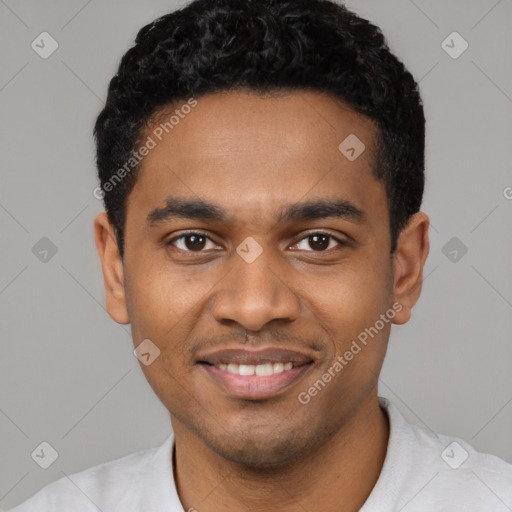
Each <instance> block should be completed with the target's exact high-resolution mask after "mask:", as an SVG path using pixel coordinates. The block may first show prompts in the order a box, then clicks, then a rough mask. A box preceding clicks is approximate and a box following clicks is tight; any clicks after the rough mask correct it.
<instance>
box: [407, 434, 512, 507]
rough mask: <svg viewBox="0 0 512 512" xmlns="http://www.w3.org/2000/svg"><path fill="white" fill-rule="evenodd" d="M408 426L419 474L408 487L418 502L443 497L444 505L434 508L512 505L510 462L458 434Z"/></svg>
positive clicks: (431, 503)
mask: <svg viewBox="0 0 512 512" xmlns="http://www.w3.org/2000/svg"><path fill="white" fill-rule="evenodd" d="M410 426H411V432H412V434H413V436H414V438H415V440H416V443H413V446H411V448H412V451H411V453H412V454H413V460H412V464H413V467H416V468H417V475H418V478H415V479H414V480H415V486H414V487H413V489H411V490H412V491H414V492H416V493H418V494H417V498H415V500H414V501H416V502H417V504H418V503H423V502H425V504H426V505H429V506H436V507H440V506H441V498H442V500H444V505H443V507H444V508H438V509H436V510H456V509H457V507H460V506H461V505H464V506H465V507H466V508H464V510H468V511H480V510H483V508H482V507H487V509H491V510H494V511H496V512H498V511H500V510H503V511H508V510H510V509H511V507H512V464H509V463H508V462H506V461H505V460H503V459H501V458H499V457H497V456H495V455H492V454H490V453H483V452H479V451H477V450H476V449H475V448H474V447H473V446H472V445H471V444H469V443H468V442H466V441H465V440H463V439H461V438H459V437H455V436H449V435H446V434H441V433H438V432H437V433H436V432H431V431H429V430H428V429H426V428H423V427H420V426H418V425H410ZM414 444H416V446H415V447H414ZM423 489H424V490H423ZM411 504H412V503H411ZM405 510H407V508H406V509H405Z"/></svg>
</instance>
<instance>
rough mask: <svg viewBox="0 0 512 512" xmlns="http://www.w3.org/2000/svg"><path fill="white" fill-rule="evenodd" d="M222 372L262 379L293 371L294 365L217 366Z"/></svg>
mask: <svg viewBox="0 0 512 512" xmlns="http://www.w3.org/2000/svg"><path fill="white" fill-rule="evenodd" d="M216 367H217V368H219V369H220V370H224V371H228V372H229V373H235V374H237V375H258V376H260V377H268V376H270V375H274V373H281V372H283V371H285V370H291V369H292V368H293V363H290V362H288V363H264V364H258V365H252V364H234V363H229V364H225V363H220V364H218V365H216Z"/></svg>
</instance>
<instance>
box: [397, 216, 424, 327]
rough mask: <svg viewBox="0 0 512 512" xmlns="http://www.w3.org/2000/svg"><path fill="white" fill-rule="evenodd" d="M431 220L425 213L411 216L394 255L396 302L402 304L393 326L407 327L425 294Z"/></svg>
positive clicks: (399, 238)
mask: <svg viewBox="0 0 512 512" xmlns="http://www.w3.org/2000/svg"><path fill="white" fill-rule="evenodd" d="M429 223H430V220H429V218H428V216H427V215H426V214H425V213H424V212H418V213H415V214H414V215H412V216H411V218H410V219H409V222H408V223H407V226H405V228H404V229H403V230H402V231H401V232H400V235H399V237H398V241H397V247H396V250H395V253H394V255H393V291H394V297H395V302H397V303H399V304H401V306H402V309H401V310H400V311H397V314H396V316H395V318H394V319H393V323H394V324H397V325H401V324H405V323H406V322H408V321H409V319H410V318H411V312H412V308H413V306H414V305H415V304H416V301H417V300H418V299H419V297H420V294H421V286H422V282H423V267H424V265H425V260H426V259H427V256H428V251H429V247H430V246H429V240H428V227H429Z"/></svg>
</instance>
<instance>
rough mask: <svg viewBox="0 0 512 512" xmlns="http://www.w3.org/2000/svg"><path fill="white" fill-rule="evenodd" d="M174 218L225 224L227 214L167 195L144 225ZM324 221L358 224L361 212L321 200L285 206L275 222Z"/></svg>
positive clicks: (340, 201) (362, 216) (349, 205)
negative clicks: (331, 219) (330, 219)
mask: <svg viewBox="0 0 512 512" xmlns="http://www.w3.org/2000/svg"><path fill="white" fill-rule="evenodd" d="M176 218H182V219H195V220H210V221H218V222H226V221H227V219H228V214H227V212H226V211H225V210H224V209H223V208H222V207H221V206H219V205H217V204H215V203H210V202H206V201H203V200H201V199H186V198H177V197H172V196H170V197H167V198H166V200H165V206H163V207H161V208H155V209H154V210H152V211H151V212H150V213H149V214H148V216H147V218H146V223H147V225H148V226H150V227H155V226H158V225H160V224H162V223H165V222H169V221H171V220H173V219H176ZM325 218H337V219H343V220H348V221H352V222H358V223H362V222H364V221H365V220H366V216H365V214H364V212H363V211H362V210H361V209H359V208H357V207H356V206H355V205H353V204H352V203H350V202H349V201H346V200H343V199H334V200H332V199H323V200H322V199H321V200H315V201H306V202H301V203H292V204H289V205H286V206H284V207H283V208H281V209H280V210H279V211H278V215H277V218H276V221H277V222H278V223H279V222H287V223H292V222H299V221H308V220H316V219H325Z"/></svg>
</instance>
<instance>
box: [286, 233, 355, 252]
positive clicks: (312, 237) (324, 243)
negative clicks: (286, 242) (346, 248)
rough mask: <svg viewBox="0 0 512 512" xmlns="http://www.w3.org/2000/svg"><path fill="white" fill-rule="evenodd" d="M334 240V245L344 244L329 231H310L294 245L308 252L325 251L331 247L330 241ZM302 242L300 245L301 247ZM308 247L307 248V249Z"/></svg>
mask: <svg viewBox="0 0 512 512" xmlns="http://www.w3.org/2000/svg"><path fill="white" fill-rule="evenodd" d="M333 242H334V246H335V245H336V244H338V245H346V244H345V243H344V242H342V241H341V240H339V239H338V238H336V237H335V236H333V235H330V234H329V233H321V232H318V233H311V234H309V235H308V236H306V237H304V238H303V239H302V240H300V241H299V242H298V243H297V244H296V247H297V248H298V249H299V250H301V251H309V252H312V251H314V252H325V251H326V250H327V249H331V248H332V247H333V245H332V243H333ZM301 244H302V247H301ZM308 247H309V249H308Z"/></svg>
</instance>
